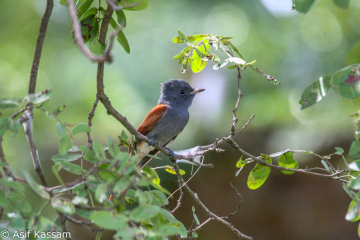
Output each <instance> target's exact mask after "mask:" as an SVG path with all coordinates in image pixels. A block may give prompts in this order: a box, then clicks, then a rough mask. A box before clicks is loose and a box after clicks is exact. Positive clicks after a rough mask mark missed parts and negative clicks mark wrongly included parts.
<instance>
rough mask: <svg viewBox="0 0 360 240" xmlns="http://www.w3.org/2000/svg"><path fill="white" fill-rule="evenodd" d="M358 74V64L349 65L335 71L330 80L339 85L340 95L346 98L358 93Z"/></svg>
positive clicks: (359, 82)
mask: <svg viewBox="0 0 360 240" xmlns="http://www.w3.org/2000/svg"><path fill="white" fill-rule="evenodd" d="M359 80H360V75H359V65H350V66H348V67H346V68H344V69H341V70H340V71H338V72H336V73H335V74H334V75H333V76H332V78H331V82H332V84H334V85H335V86H337V87H339V92H340V94H341V96H343V97H346V98H356V97H357V96H359V94H360V81H359Z"/></svg>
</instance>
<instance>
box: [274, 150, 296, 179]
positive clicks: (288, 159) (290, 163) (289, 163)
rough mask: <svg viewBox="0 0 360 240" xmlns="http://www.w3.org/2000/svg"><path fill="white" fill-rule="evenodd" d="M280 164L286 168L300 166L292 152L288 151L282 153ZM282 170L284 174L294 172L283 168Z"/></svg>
mask: <svg viewBox="0 0 360 240" xmlns="http://www.w3.org/2000/svg"><path fill="white" fill-rule="evenodd" d="M279 166H280V167H286V168H292V169H298V168H299V164H298V162H297V161H296V160H295V159H294V157H293V153H292V152H286V153H284V154H281V155H280V157H279ZM281 172H282V173H284V174H293V173H294V172H293V171H285V170H281Z"/></svg>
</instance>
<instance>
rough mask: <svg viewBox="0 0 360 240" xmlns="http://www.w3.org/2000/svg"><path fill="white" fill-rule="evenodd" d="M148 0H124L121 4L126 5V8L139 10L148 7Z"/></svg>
mask: <svg viewBox="0 0 360 240" xmlns="http://www.w3.org/2000/svg"><path fill="white" fill-rule="evenodd" d="M148 4H149V3H148V0H123V1H121V3H119V4H118V5H119V6H124V8H123V9H124V10H131V11H139V10H143V9H145V8H147V6H148Z"/></svg>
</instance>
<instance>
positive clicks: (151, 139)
mask: <svg viewBox="0 0 360 240" xmlns="http://www.w3.org/2000/svg"><path fill="white" fill-rule="evenodd" d="M150 141H151V143H150V146H154V145H155V139H153V138H150Z"/></svg>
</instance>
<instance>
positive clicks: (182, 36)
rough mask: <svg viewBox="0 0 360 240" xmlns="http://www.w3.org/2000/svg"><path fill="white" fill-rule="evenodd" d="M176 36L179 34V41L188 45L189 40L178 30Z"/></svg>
mask: <svg viewBox="0 0 360 240" xmlns="http://www.w3.org/2000/svg"><path fill="white" fill-rule="evenodd" d="M178 34H179V39H180V40H181V41H183V42H186V43H188V42H189V39H188V38H187V37H186V35H185V34H184V33H182V32H181V31H180V30H179V31H178Z"/></svg>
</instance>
